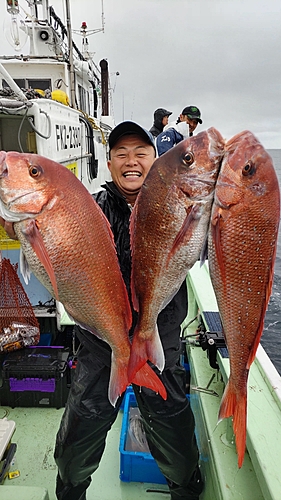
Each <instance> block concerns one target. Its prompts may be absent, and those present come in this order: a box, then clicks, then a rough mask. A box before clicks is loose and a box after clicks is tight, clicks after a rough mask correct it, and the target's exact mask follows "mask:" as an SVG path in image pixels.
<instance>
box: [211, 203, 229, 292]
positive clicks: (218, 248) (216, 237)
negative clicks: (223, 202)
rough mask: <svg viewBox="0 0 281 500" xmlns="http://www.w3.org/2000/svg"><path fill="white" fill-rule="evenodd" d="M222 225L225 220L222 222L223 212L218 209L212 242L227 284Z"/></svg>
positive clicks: (212, 229) (214, 217) (212, 223)
mask: <svg viewBox="0 0 281 500" xmlns="http://www.w3.org/2000/svg"><path fill="white" fill-rule="evenodd" d="M222 224H223V220H222V215H221V211H220V209H218V210H217V211H216V212H215V216H213V217H212V220H211V226H210V231H211V240H213V244H214V247H215V252H216V255H217V262H218V265H219V267H220V273H221V276H222V279H223V281H224V283H225V280H226V272H225V267H224V258H223V251H222V244H221V228H222Z"/></svg>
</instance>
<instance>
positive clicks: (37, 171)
mask: <svg viewBox="0 0 281 500" xmlns="http://www.w3.org/2000/svg"><path fill="white" fill-rule="evenodd" d="M28 170H29V175H30V176H31V177H38V176H39V175H40V173H41V169H40V168H38V167H36V165H29V168H28Z"/></svg>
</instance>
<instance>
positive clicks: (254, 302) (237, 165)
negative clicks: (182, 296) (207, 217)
mask: <svg viewBox="0 0 281 500" xmlns="http://www.w3.org/2000/svg"><path fill="white" fill-rule="evenodd" d="M279 220H280V193H279V186H278V180H277V176H276V173H275V171H274V167H273V163H272V160H271V157H270V156H269V154H268V153H267V152H266V151H265V149H264V148H263V146H262V145H261V144H260V143H259V141H258V140H257V139H256V138H255V137H254V136H253V134H252V133H251V132H248V131H244V132H241V133H240V134H238V135H236V136H235V137H233V138H232V139H230V140H229V141H228V142H227V143H226V146H225V156H224V159H223V162H222V166H221V170H220V173H219V176H218V180H217V184H216V191H215V200H214V205H213V209H212V215H211V224H210V231H209V238H208V241H209V245H208V247H209V250H208V256H209V266H210V275H211V280H212V283H213V286H214V290H215V294H216V298H217V302H218V306H219V311H220V315H221V320H222V325H223V331H224V335H225V338H226V343H227V347H228V351H229V358H230V377H229V381H228V383H227V385H226V388H225V392H224V395H223V398H222V402H221V406H220V411H219V420H221V419H223V418H226V417H230V416H233V430H234V433H235V436H236V448H237V453H238V466H239V468H240V467H241V466H242V464H243V460H244V454H245V447H246V425H247V424H246V422H247V379H248V374H249V369H250V366H251V364H252V362H253V360H254V358H255V355H256V350H257V348H258V345H259V341H260V338H261V335H262V331H263V326H264V317H265V313H266V309H267V305H268V302H269V298H270V294H271V289H272V282H273V270H274V261H275V255H276V246H277V234H278V226H279Z"/></svg>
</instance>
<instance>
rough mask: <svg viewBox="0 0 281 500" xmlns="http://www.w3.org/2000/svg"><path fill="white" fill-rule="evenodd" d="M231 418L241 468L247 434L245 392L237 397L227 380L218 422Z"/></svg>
mask: <svg viewBox="0 0 281 500" xmlns="http://www.w3.org/2000/svg"><path fill="white" fill-rule="evenodd" d="M231 416H233V424H232V425H233V432H234V434H235V442H236V450H237V455H238V467H239V469H240V468H241V467H242V464H243V460H244V455H245V449H246V434H247V392H246V390H245V391H243V392H242V394H241V396H240V395H239V397H238V395H237V391H235V390H234V386H233V384H232V382H231V380H229V382H228V384H227V386H226V388H225V391H224V394H223V398H222V401H221V406H220V410H219V421H221V420H222V419H223V418H228V417H231Z"/></svg>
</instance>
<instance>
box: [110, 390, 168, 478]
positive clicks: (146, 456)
mask: <svg viewBox="0 0 281 500" xmlns="http://www.w3.org/2000/svg"><path fill="white" fill-rule="evenodd" d="M124 400H125V403H124V414H123V421H122V428H121V435H120V445H119V451H120V476H119V477H120V479H121V481H125V482H131V481H135V482H143V483H157V484H167V482H166V479H165V477H164V476H163V474H162V472H161V471H160V469H159V467H158V465H157V463H156V462H155V460H154V458H153V457H152V455H151V453H143V452H139V451H127V450H126V449H125V445H126V438H127V431H128V425H129V412H130V408H132V407H133V408H136V407H137V403H136V398H135V394H134V392H132V391H128V392H127V393H126V394H125V397H124Z"/></svg>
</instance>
